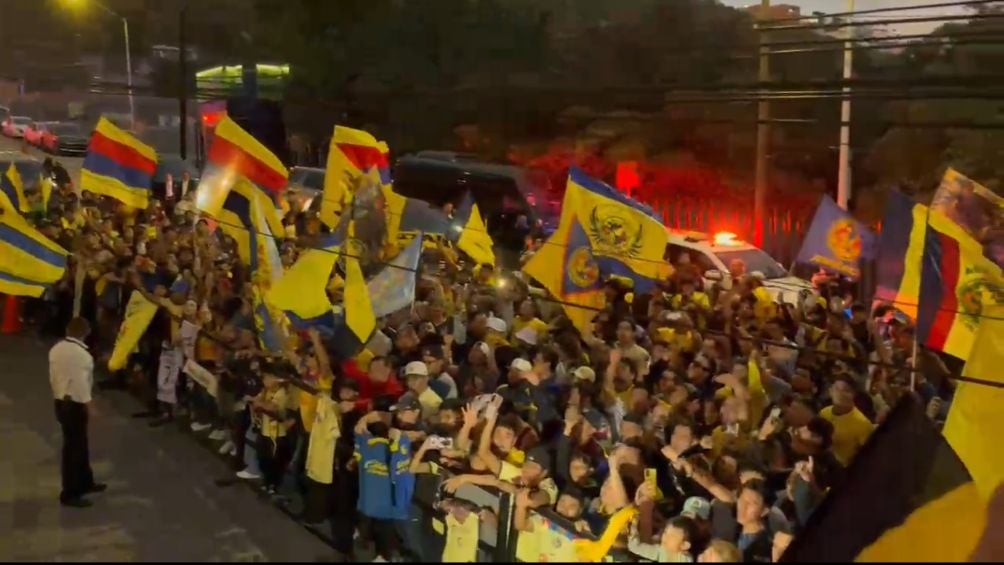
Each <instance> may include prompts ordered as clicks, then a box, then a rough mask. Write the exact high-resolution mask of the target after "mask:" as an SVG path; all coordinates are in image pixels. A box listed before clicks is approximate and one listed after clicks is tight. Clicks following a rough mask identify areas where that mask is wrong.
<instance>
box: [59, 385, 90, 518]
mask: <svg viewBox="0 0 1004 565" xmlns="http://www.w3.org/2000/svg"><path fill="white" fill-rule="evenodd" d="M56 419H57V420H59V426H60V427H61V428H62V429H63V459H62V466H61V471H62V475H63V492H61V493H60V494H59V500H61V501H67V500H73V499H76V498H80V497H81V496H83V495H85V494H87V492H88V491H89V490H91V488H92V487H94V474H93V473H92V472H91V456H90V453H89V451H88V449H87V405H86V404H81V403H80V402H74V401H72V400H57V401H56Z"/></svg>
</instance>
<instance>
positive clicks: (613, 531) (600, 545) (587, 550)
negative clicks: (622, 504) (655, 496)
mask: <svg viewBox="0 0 1004 565" xmlns="http://www.w3.org/2000/svg"><path fill="white" fill-rule="evenodd" d="M637 514H638V509H637V508H635V507H634V506H628V507H626V508H622V509H620V510H618V511H617V513H616V514H614V515H613V516H611V517H610V521H609V522H607V529H605V530H603V535H601V536H600V539H598V540H596V541H590V540H584V539H577V540H575V541H574V542H572V543H573V544H574V545H575V553H576V554H577V555H578V556H579V561H582V562H584V563H599V562H600V561H602V560H603V558H604V557H606V556H607V553H609V552H610V548H611V547H613V545H614V542H616V541H617V538H618V536H620V535H621V533H622V532H623V531H624V530H625V529H626V528H627V526H628V524H629V523H630V522H631V520H633V519H634V517H635V516H636V515H637Z"/></svg>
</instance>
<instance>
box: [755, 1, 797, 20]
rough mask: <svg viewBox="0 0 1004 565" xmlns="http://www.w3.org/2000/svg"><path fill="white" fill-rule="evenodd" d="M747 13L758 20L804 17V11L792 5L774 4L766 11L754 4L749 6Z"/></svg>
mask: <svg viewBox="0 0 1004 565" xmlns="http://www.w3.org/2000/svg"><path fill="white" fill-rule="evenodd" d="M746 11H747V12H749V13H750V14H752V15H753V18H754V19H757V20H784V19H789V18H800V17H802V9H801V8H799V7H798V6H793V5H791V4H774V5H772V6H771V7H770V8H767V9H766V10H764V8H763V6H761V5H759V4H754V5H752V6H747V7H746Z"/></svg>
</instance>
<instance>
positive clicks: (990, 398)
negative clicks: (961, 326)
mask: <svg viewBox="0 0 1004 565" xmlns="http://www.w3.org/2000/svg"><path fill="white" fill-rule="evenodd" d="M1002 367H1004V305H1000V304H997V305H994V306H992V307H991V308H989V309H987V310H984V312H983V317H982V318H980V325H979V327H978V328H977V330H976V337H975V340H974V345H973V349H972V352H971V353H970V354H969V360H968V361H967V362H966V367H965V369H964V370H963V374H964V375H965V376H967V377H972V378H974V379H980V380H984V381H990V382H993V383H997V384H1004V373H1002V372H1001V371H1002ZM996 430H1004V388H998V387H994V386H989V385H982V384H978V383H967V382H963V381H959V383H958V387H957V388H956V389H955V397H954V399H953V400H952V408H951V411H950V412H949V413H948V421H947V422H946V423H945V431H944V434H945V439H947V440H948V443H949V444H950V445H951V446H952V449H954V450H955V452H956V453H957V454H958V455H959V458H960V459H962V462H963V463H965V465H966V468H967V469H969V474H970V475H972V477H973V481H974V482H975V483H976V488H977V489H978V490H979V492H980V495H981V496H982V497H983V498H984V499H989V498H990V495H991V494H993V491H994V489H995V488H997V485H999V484H1000V483H1001V481H1004V450H1001V449H1000V446H999V445H998V444H997V438H996Z"/></svg>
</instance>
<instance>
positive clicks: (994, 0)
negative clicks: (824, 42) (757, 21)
mask: <svg viewBox="0 0 1004 565" xmlns="http://www.w3.org/2000/svg"><path fill="white" fill-rule="evenodd" d="M1001 1H1002V0H956V1H953V2H940V3H937V4H911V5H907V6H889V7H886V8H870V9H867V10H855V11H853V12H835V13H831V14H821V15H820V14H813V15H810V16H796V17H791V18H777V19H772V20H771V21H774V22H798V21H805V20H818V19H819V18H820V17H827V18H848V17H857V16H863V15H868V14H888V13H895V12H909V11H912V10H930V9H932V8H963V7H979V6H986V5H989V4H1000V3H1001Z"/></svg>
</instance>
